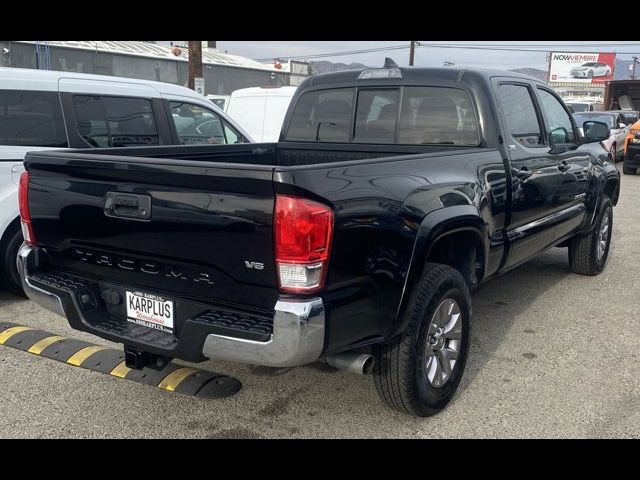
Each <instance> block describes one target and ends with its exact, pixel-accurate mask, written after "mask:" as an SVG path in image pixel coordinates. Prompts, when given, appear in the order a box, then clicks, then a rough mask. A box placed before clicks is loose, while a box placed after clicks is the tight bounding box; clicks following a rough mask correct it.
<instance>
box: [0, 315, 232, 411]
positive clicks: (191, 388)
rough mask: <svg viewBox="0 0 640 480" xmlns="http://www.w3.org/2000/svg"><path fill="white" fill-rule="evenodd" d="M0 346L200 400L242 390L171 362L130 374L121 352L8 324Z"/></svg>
mask: <svg viewBox="0 0 640 480" xmlns="http://www.w3.org/2000/svg"><path fill="white" fill-rule="evenodd" d="M0 345H2V346H3V347H11V348H15V349H17V350H20V351H23V352H29V353H32V354H34V355H37V356H38V357H40V358H46V359H50V360H56V361H59V362H62V363H66V364H68V365H73V366H75V367H81V368H84V369H87V370H92V371H94V372H98V373H103V374H107V375H111V376H113V377H118V378H125V379H127V380H131V381H133V382H137V383H141V384H144V385H150V386H154V387H158V388H161V389H162V390H165V391H169V392H175V393H180V394H183V395H191V396H194V397H198V398H203V399H204V398H207V399H212V398H224V397H229V396H231V395H234V394H235V393H236V392H237V391H238V390H240V388H241V387H242V384H241V383H240V382H239V381H238V380H236V379H235V378H231V377H228V376H226V375H221V374H219V373H215V372H209V371H205V370H200V369H198V368H192V367H186V366H182V365H179V364H176V363H174V362H169V363H168V364H166V365H165V366H164V367H163V368H162V369H160V370H157V369H153V368H150V367H145V368H143V369H141V370H132V369H130V368H129V367H127V365H126V362H125V361H124V359H125V355H124V352H123V351H122V350H116V349H113V348H107V347H104V346H102V345H92V344H89V343H87V342H85V341H83V340H79V339H74V338H71V337H63V336H61V335H53V334H51V333H49V332H45V331H43V330H39V329H35V328H31V327H25V326H22V325H16V324H14V323H9V322H0Z"/></svg>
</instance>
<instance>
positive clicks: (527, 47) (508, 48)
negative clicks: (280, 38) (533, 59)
mask: <svg viewBox="0 0 640 480" xmlns="http://www.w3.org/2000/svg"><path fill="white" fill-rule="evenodd" d="M415 44H416V45H415V46H416V47H420V48H424V47H429V48H448V49H451V48H453V49H463V50H488V51H504V52H532V53H548V52H550V51H552V50H557V49H559V48H563V49H571V48H576V47H610V46H616V47H623V46H627V47H630V46H633V47H640V43H637V42H636V43H582V44H580V45H576V44H559V43H557V44H553V45H544V44H518V45H512V44H494V45H481V44H477V43H476V44H472V43H464V44H462V43H425V42H415ZM534 47H541V48H534ZM564 47H566V48H564ZM407 48H410V44H409V45H391V46H388V47H377V48H368V49H359V50H349V51H342V52H326V53H317V54H309V55H294V56H289V57H286V56H283V57H280V58H287V59H291V60H295V59H311V58H328V57H341V56H346V55H360V54H366V53H377V52H387V51H393V50H405V49H407ZM612 53H619V54H622V55H640V53H635V52H616V51H613V52H612ZM270 60H273V57H270V58H258V59H256V61H258V62H267V61H270Z"/></svg>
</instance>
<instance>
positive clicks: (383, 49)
mask: <svg viewBox="0 0 640 480" xmlns="http://www.w3.org/2000/svg"><path fill="white" fill-rule="evenodd" d="M406 48H409V45H393V46H389V47H377V48H368V49H361V50H351V51H343V52H333V53H318V54H315V55H313V54H310V55H294V56H290V57H280V58H288V59H291V60H294V59H304V58H324V57H340V56H344V55H358V54H362V53H375V52H386V51H389V50H403V49H406ZM269 60H273V57H271V58H257V59H256V61H258V62H266V61H269Z"/></svg>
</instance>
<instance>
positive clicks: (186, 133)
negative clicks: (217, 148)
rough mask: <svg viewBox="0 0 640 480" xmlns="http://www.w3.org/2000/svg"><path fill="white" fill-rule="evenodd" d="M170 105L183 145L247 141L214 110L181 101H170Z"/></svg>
mask: <svg viewBox="0 0 640 480" xmlns="http://www.w3.org/2000/svg"><path fill="white" fill-rule="evenodd" d="M169 107H170V108H171V117H172V118H173V122H174V124H175V126H176V131H177V132H178V137H179V138H180V144H182V145H199V144H207V143H208V144H225V143H244V142H245V139H244V137H242V135H240V133H239V132H237V131H236V130H235V129H234V128H233V127H231V126H230V125H228V124H227V123H226V122H224V121H223V120H222V119H221V118H220V116H219V115H218V114H217V113H215V112H213V111H212V110H209V109H207V108H205V107H201V106H200V105H195V104H193V103H187V102H180V101H172V102H169Z"/></svg>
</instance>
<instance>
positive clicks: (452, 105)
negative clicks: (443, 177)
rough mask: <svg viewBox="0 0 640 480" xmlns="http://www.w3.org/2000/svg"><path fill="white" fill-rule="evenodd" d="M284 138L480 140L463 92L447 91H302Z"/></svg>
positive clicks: (412, 142) (415, 142)
mask: <svg viewBox="0 0 640 480" xmlns="http://www.w3.org/2000/svg"><path fill="white" fill-rule="evenodd" d="M354 103H355V104H356V105H355V108H354ZM399 104H400V105H399ZM285 138H286V140H288V141H302V142H338V143H351V142H354V143H384V144H400V145H465V146H473V145H478V144H479V142H480V135H479V132H478V123H477V120H476V114H475V110H474V108H473V104H472V102H471V99H470V98H469V96H468V95H467V93H466V92H465V91H463V90H461V89H458V88H449V87H404V88H403V89H399V88H359V89H358V90H357V92H356V89H355V88H341V89H332V90H321V91H315V92H308V93H305V94H304V95H302V96H301V97H300V98H299V100H298V102H297V104H296V106H295V107H294V110H293V113H292V115H291V119H290V121H289V127H288V130H287V134H286V137H285Z"/></svg>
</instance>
